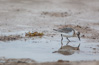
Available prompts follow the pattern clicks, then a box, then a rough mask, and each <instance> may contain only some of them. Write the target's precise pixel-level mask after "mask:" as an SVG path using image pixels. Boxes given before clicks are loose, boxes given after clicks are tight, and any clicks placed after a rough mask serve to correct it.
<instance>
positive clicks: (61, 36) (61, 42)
mask: <svg viewBox="0 0 99 65" xmlns="http://www.w3.org/2000/svg"><path fill="white" fill-rule="evenodd" d="M61 37H62V39H61V47H62V46H63V42H62V41H63V35H62V34H61Z"/></svg>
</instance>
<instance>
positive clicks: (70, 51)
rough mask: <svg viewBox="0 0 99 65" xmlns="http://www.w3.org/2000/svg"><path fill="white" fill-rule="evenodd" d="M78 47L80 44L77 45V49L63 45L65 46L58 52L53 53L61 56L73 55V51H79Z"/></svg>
mask: <svg viewBox="0 0 99 65" xmlns="http://www.w3.org/2000/svg"><path fill="white" fill-rule="evenodd" d="M79 47H80V44H79V45H78V47H73V46H70V45H65V46H62V47H61V48H59V49H58V51H54V52H53V53H60V54H63V55H72V54H74V53H75V51H77V50H80V49H79Z"/></svg>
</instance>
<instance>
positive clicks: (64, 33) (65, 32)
mask: <svg viewBox="0 0 99 65" xmlns="http://www.w3.org/2000/svg"><path fill="white" fill-rule="evenodd" d="M53 30H54V31H58V32H60V33H61V46H62V45H63V43H62V41H63V37H66V39H67V40H68V41H67V44H66V45H68V43H69V42H71V41H70V40H69V39H68V38H70V37H78V39H79V40H80V32H79V31H76V30H75V29H73V28H70V27H65V28H62V29H53Z"/></svg>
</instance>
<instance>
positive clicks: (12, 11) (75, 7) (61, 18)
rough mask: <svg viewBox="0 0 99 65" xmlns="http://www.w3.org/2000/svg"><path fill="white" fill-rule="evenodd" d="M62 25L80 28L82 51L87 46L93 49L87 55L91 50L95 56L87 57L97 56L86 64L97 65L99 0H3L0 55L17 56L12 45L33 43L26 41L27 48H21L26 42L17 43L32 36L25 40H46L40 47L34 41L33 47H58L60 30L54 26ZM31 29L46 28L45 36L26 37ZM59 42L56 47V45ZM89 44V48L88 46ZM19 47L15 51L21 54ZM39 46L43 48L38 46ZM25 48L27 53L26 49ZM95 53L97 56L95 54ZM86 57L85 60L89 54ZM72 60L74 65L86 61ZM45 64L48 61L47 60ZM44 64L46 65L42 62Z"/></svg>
mask: <svg viewBox="0 0 99 65" xmlns="http://www.w3.org/2000/svg"><path fill="white" fill-rule="evenodd" d="M63 27H72V28H74V29H76V30H77V31H80V32H81V39H82V40H81V41H82V42H80V43H81V45H82V46H81V52H82V51H83V52H84V53H85V52H86V51H87V50H90V49H92V50H91V51H88V52H87V53H89V55H88V56H89V57H92V56H90V52H92V53H94V54H93V57H92V58H93V59H88V60H97V61H92V62H90V61H89V62H87V63H86V64H89V63H90V64H92V65H97V63H98V60H99V59H95V58H98V57H99V56H98V54H99V48H98V47H99V44H98V43H99V1H98V0H61V1H60V0H0V45H1V46H0V54H1V55H0V56H6V57H8V58H10V57H11V58H13V57H14V56H15V58H16V55H13V54H14V53H13V52H14V50H16V49H15V48H14V50H11V49H13V48H12V47H11V45H12V46H16V48H19V49H25V50H26V49H27V48H29V47H30V46H31V45H33V44H30V45H28V44H27V45H24V46H25V47H26V48H21V47H22V45H23V44H20V45H21V46H19V47H18V45H19V44H18V43H25V42H24V41H28V40H29V39H32V42H31V41H28V42H26V43H30V42H31V43H38V44H37V45H40V44H39V43H43V44H42V47H41V45H40V47H39V46H37V45H36V44H35V45H36V46H33V47H34V48H32V47H30V48H31V49H36V47H37V48H40V49H41V48H42V49H46V50H47V48H51V49H48V51H44V52H49V51H50V50H51V51H50V52H52V51H55V50H58V49H59V47H60V44H57V43H59V42H60V35H59V33H58V32H55V31H53V29H58V28H63ZM29 31H30V32H32V31H33V32H35V31H38V32H43V33H44V37H43V38H37V37H36V38H35V37H34V38H28V37H25V33H26V32H29ZM45 38H46V39H45ZM37 39H38V40H40V39H41V40H40V41H41V42H39V41H38V40H37ZM42 39H44V40H51V41H56V42H48V41H44V40H42ZM16 40H19V42H17V41H16ZM20 40H24V41H23V42H20ZM72 40H76V39H73V38H72ZM9 41H10V42H9ZM11 41H12V42H11ZM14 41H15V42H14ZM43 41H44V42H43ZM76 41H77V40H76ZM45 42H46V43H49V44H50V46H49V47H45V48H44V47H43V45H44V46H47V45H45ZM64 42H65V41H64ZM12 43H16V44H18V45H13V44H12ZM26 43H25V44H26ZM51 43H55V44H52V46H51ZM75 43H79V42H75ZM82 43H84V44H82ZM91 43H92V44H91ZM6 44H9V45H7V46H8V48H7V46H6ZM56 44H57V47H55V48H54V46H56ZM2 46H4V47H2ZM83 48H84V50H83ZM86 48H88V49H87V50H86ZM19 49H18V50H16V54H18V53H17V52H18V51H19ZM53 49H54V50H53ZM8 50H9V54H7V53H8V52H7V51H8ZM37 50H38V51H41V50H39V49H37ZM21 51H23V50H21ZM21 51H20V52H21ZM27 51H30V49H28V50H27ZM27 51H26V52H27ZM31 51H33V50H31ZM31 51H30V52H31ZM34 51H35V50H34ZM23 52H24V53H26V52H25V51H23ZM30 52H28V53H30ZM81 52H80V53H81ZM36 53H38V52H36ZM10 54H12V56H10V57H9V55H10ZM30 54H31V53H30ZM81 54H82V53H81ZM85 54H86V53H85ZM31 55H32V54H31ZM31 55H30V56H29V58H31ZM45 55H46V54H45ZM78 55H79V54H78ZM21 56H22V55H21ZM53 56H54V55H53ZM53 56H52V57H53ZM74 56H75V55H74ZM74 56H73V57H74ZM80 56H81V55H80ZM80 56H79V57H80ZM86 56H87V55H86ZM94 56H96V57H95V58H94ZM22 57H25V55H23V56H22ZM27 57H28V56H27ZM49 57H51V56H49ZM57 57H58V55H57V56H56V58H57ZM63 57H64V56H62V58H63ZM18 58H19V57H18ZM40 58H41V57H40ZM42 58H43V57H42ZM70 58H72V56H71V57H70ZM51 59H53V58H51ZM57 59H58V58H57ZM84 59H85V60H86V58H84ZM84 59H83V60H84ZM34 60H35V59H34ZM78 60H79V59H78ZM80 60H81V59H80ZM43 62H44V61H43ZM72 63H73V65H77V64H78V65H82V64H84V63H85V62H80V61H79V62H71V63H70V64H71V65H72ZM44 64H45V65H46V63H44ZM49 64H50V63H49ZM51 64H52V65H55V64H57V62H55V63H54V62H53V63H51ZM64 64H67V65H68V62H65V63H63V65H64ZM90 64H89V65H90ZM1 65H2V64H1ZM19 65H20V64H19ZM41 65H43V63H42V64H41Z"/></svg>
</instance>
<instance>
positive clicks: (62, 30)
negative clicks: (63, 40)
mask: <svg viewBox="0 0 99 65" xmlns="http://www.w3.org/2000/svg"><path fill="white" fill-rule="evenodd" d="M57 31H59V32H63V33H69V32H72V31H74V29H72V28H63V29H59V30H57Z"/></svg>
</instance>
